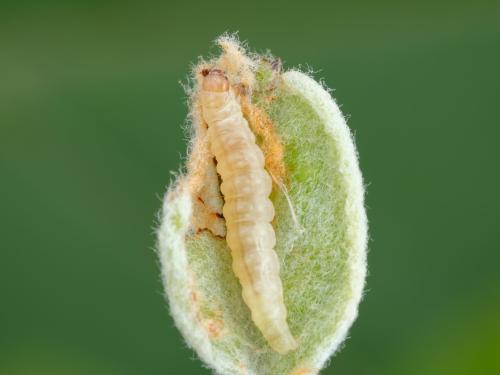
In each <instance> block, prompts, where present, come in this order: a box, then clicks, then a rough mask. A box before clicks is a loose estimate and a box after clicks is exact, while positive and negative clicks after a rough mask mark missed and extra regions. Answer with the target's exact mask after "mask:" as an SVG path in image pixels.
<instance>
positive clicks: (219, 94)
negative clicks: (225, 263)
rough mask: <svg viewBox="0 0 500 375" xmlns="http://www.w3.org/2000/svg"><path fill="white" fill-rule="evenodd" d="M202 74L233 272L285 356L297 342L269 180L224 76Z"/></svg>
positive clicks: (255, 316) (254, 313)
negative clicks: (286, 301)
mask: <svg viewBox="0 0 500 375" xmlns="http://www.w3.org/2000/svg"><path fill="white" fill-rule="evenodd" d="M203 75H204V77H203V80H202V83H201V90H200V101H201V109H202V115H203V119H204V120H205V122H206V123H207V125H208V132H207V134H208V141H209V144H210V149H211V152H212V153H213V155H214V156H215V159H216V160H217V172H218V173H219V175H220V176H221V179H222V183H221V186H220V190H221V192H222V194H223V196H224V207H223V214H224V218H225V220H226V227H227V235H226V241H227V244H228V246H229V248H230V249H231V255H232V258H233V270H234V273H235V274H236V276H237V277H238V279H239V280H240V283H241V287H242V295H243V300H244V301H245V303H246V304H247V306H248V307H249V308H250V311H251V314H252V320H253V321H254V323H255V325H256V326H257V327H258V328H259V330H260V331H261V332H262V334H263V336H264V337H265V339H266V340H267V342H268V343H269V345H270V346H271V347H272V348H273V349H274V350H276V351H277V352H278V353H281V354H286V353H287V352H289V351H290V350H294V349H296V348H297V343H296V341H295V339H294V338H293V336H292V334H291V332H290V329H289V327H288V324H287V321H286V315H287V311H286V307H285V304H284V300H283V286H282V283H281V279H280V276H279V268H280V267H279V260H278V256H277V255H276V252H275V251H274V250H273V248H274V245H275V243H276V236H275V233H274V229H273V227H272V225H271V221H272V220H273V218H274V207H273V204H272V202H271V200H270V199H269V195H270V193H271V189H272V180H271V177H270V176H269V174H268V173H267V171H266V170H265V169H264V155H263V153H262V151H261V150H260V148H259V147H258V146H257V144H256V143H255V136H254V134H253V133H252V131H251V130H250V128H249V126H248V122H247V120H246V119H245V117H243V114H242V111H241V106H240V103H239V101H238V100H237V98H236V96H235V93H234V91H233V89H232V88H231V86H230V84H229V81H228V79H227V77H226V76H225V75H224V72H222V71H221V70H217V69H212V70H205V71H204V72H203Z"/></svg>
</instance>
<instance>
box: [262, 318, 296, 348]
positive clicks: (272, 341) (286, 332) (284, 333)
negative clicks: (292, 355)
mask: <svg viewBox="0 0 500 375" xmlns="http://www.w3.org/2000/svg"><path fill="white" fill-rule="evenodd" d="M267 341H268V343H269V345H270V346H271V348H273V350H275V351H276V352H278V353H279V354H281V355H285V354H287V353H289V352H291V351H294V350H295V349H297V347H298V346H299V345H298V344H297V341H295V339H294V337H293V336H292V333H291V332H290V329H289V328H288V325H285V327H283V329H282V330H281V332H280V334H279V335H278V336H274V337H270V338H268V339H267Z"/></svg>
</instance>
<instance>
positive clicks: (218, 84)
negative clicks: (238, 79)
mask: <svg viewBox="0 0 500 375" xmlns="http://www.w3.org/2000/svg"><path fill="white" fill-rule="evenodd" d="M201 74H202V76H203V81H202V89H203V90H205V91H211V92H225V91H228V90H229V80H228V79H227V77H226V75H225V74H224V72H223V71H222V70H220V69H203V70H202V71H201Z"/></svg>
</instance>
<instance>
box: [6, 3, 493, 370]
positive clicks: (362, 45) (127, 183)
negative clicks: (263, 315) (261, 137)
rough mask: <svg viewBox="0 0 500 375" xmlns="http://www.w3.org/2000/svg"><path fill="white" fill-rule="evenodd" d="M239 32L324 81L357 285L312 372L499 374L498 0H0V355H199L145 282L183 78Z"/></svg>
mask: <svg viewBox="0 0 500 375" xmlns="http://www.w3.org/2000/svg"><path fill="white" fill-rule="evenodd" d="M235 30H239V31H240V37H241V38H242V39H245V40H248V41H249V43H250V45H251V46H252V47H253V48H255V49H256V50H258V51H265V50H266V49H268V48H269V49H271V50H272V52H273V53H274V54H275V55H277V56H281V57H282V58H283V59H284V62H285V67H288V68H290V67H297V66H303V67H308V66H310V67H312V68H313V69H315V71H316V72H317V74H316V77H318V78H324V80H325V82H326V83H327V85H328V86H330V87H333V88H335V90H336V91H335V92H334V95H335V96H336V98H337V99H338V101H339V103H340V104H341V105H342V110H343V111H344V113H345V114H346V115H347V116H348V118H349V124H350V126H351V128H352V130H353V132H354V133H355V137H356V141H357V145H358V148H359V153H360V163H361V168H362V170H363V172H364V176H365V180H366V183H367V184H368V195H367V205H368V216H369V220H370V223H371V225H370V232H371V241H370V253H369V266H370V267H369V269H370V274H369V277H368V284H367V293H366V296H365V299H364V301H363V303H362V305H361V308H360V317H359V319H358V320H357V322H356V323H355V325H354V326H353V328H352V330H351V331H350V338H349V340H348V341H347V343H346V345H345V348H344V349H343V350H342V351H341V352H340V353H339V354H337V356H336V357H335V358H334V360H333V361H332V362H331V363H330V366H329V367H328V368H327V370H325V371H324V374H353V375H357V374H370V375H372V374H375V375H378V374H410V375H412V374H500V359H499V357H500V290H499V287H500V269H499V263H500V247H499V246H498V234H499V226H498V222H499V219H498V212H499V211H500V204H499V198H498V194H499V192H500V177H499V173H498V170H499V167H498V164H499V162H500V157H499V152H498V149H499V146H498V142H499V137H500V121H499V118H500V116H499V115H498V113H499V111H500V106H499V99H500V94H499V93H500V73H499V68H500V3H499V2H498V1H496V2H495V1H484V0H481V1H469V2H456V1H455V2H451V1H450V2H436V1H429V2H415V3H412V2H393V1H378V2H369V1H366V2H343V3H335V2H330V3H327V2H315V1H304V2H298V1H274V2H273V1H263V2H261V3H257V2H247V3H237V2H235V1H231V2H226V3H218V2H210V1H204V2H200V3H193V2H188V1H184V2H183V1H180V2H177V3H176V4H169V3H168V2H163V3H146V2H135V3H126V2H102V1H92V2H90V1H87V2H83V1H82V2H54V1H32V2H25V1H15V2H14V1H12V2H9V1H5V0H4V1H2V2H1V3H0V210H1V211H0V212H1V216H0V233H1V242H0V246H1V248H0V249H1V250H0V251H1V252H0V293H1V294H0V295H1V302H0V374H23V375H24V374H28V375H31V374H209V371H208V370H206V369H203V368H202V367H201V365H200V363H199V362H198V361H197V360H195V355H194V354H193V353H192V352H191V351H190V350H189V349H187V348H186V347H185V345H184V343H183V341H182V338H181V336H180V334H179V333H178V331H177V330H176V329H175V327H174V325H173V322H172V319H171V318H170V316H169V313H168V309H167V307H166V303H165V301H164V299H163V296H162V286H161V283H160V278H159V267H158V262H157V259H156V256H155V253H154V250H153V249H154V244H155V236H154V228H155V225H156V213H157V211H158V209H159V208H160V199H161V196H162V195H163V192H164V191H165V186H166V185H167V183H168V182H169V180H170V179H171V175H170V171H172V170H173V171H176V170H178V168H179V165H180V163H181V160H182V157H183V155H184V154H185V148H186V145H185V139H184V136H183V131H182V130H181V125H182V124H183V123H184V119H185V116H186V107H185V104H184V102H185V97H184V93H183V90H182V88H181V86H180V85H179V81H185V78H186V77H187V75H188V73H189V69H190V64H191V63H192V62H194V61H196V59H197V56H199V55H206V54H207V53H209V52H210V53H215V52H216V49H214V48H213V46H211V41H212V40H213V39H214V38H215V37H216V36H217V35H218V34H220V33H222V32H224V31H235Z"/></svg>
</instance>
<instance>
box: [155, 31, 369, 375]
mask: <svg viewBox="0 0 500 375" xmlns="http://www.w3.org/2000/svg"><path fill="white" fill-rule="evenodd" d="M217 43H218V45H219V46H220V48H221V55H220V56H219V57H217V58H213V59H211V60H207V61H205V60H203V61H201V62H199V63H198V64H197V65H196V66H195V67H194V69H193V77H192V78H193V79H192V85H191V87H190V89H189V92H188V94H189V103H190V114H189V116H190V117H189V119H190V127H191V128H190V132H189V134H190V144H189V149H188V158H187V162H186V168H185V170H186V171H185V173H184V174H183V175H181V176H179V177H178V178H177V180H176V181H175V182H174V183H173V184H172V185H171V186H170V187H169V189H168V191H167V194H166V195H165V199H164V204H163V209H162V213H161V226H160V228H159V229H158V253H159V257H160V262H161V267H162V277H163V282H164V286H165V291H166V295H167V299H168V302H169V307H170V311H171V314H172V316H173V318H174V321H175V323H176V325H177V327H178V328H179V330H180V331H181V333H182V335H183V336H184V338H185V340H186V342H187V344H188V345H189V346H190V347H191V348H193V349H194V350H195V351H196V353H197V354H198V356H199V357H200V359H201V360H202V361H203V362H204V363H205V364H206V365H207V366H209V367H210V368H212V369H213V370H214V371H215V373H219V374H256V375H257V374H259V375H261V374H266V375H267V374H273V375H282V374H283V375H285V374H290V375H298V374H301V375H304V374H317V373H318V372H319V371H320V370H321V368H322V367H323V366H324V364H325V362H326V361H327V360H328V358H329V357H330V356H331V355H332V354H334V353H335V351H336V350H337V348H338V347H339V345H340V344H341V343H342V341H343V340H344V339H345V337H346V334H347V331H348V329H349V327H350V326H351V324H352V323H353V321H354V319H355V318H356V316H357V310H358V304H359V302H360V300H361V296H362V292H363V288H364V282H365V275H366V243H367V220H366V214H365V209H364V203H363V199H364V190H363V180H362V177H361V173H360V170H359V166H358V160H357V153H356V149H355V146H354V143H353V139H352V136H351V132H350V131H349V128H348V127H347V125H346V122H345V120H344V117H343V116H342V113H341V112H340V110H339V108H338V106H337V105H336V104H335V101H334V100H333V99H332V97H331V96H330V94H329V93H328V91H326V90H325V88H324V87H323V86H322V85H320V84H318V83H317V82H315V81H314V80H313V79H312V78H311V77H310V76H309V75H307V74H304V73H301V72H299V71H295V70H291V71H286V72H283V71H282V68H281V63H280V60H279V59H277V58H275V57H273V56H271V55H269V54H266V55H257V54H249V53H247V52H246V51H245V49H244V48H243V47H242V45H241V44H240V43H239V42H238V40H237V39H236V38H234V37H232V36H226V35H225V36H222V37H220V38H219V39H218V40H217Z"/></svg>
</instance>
